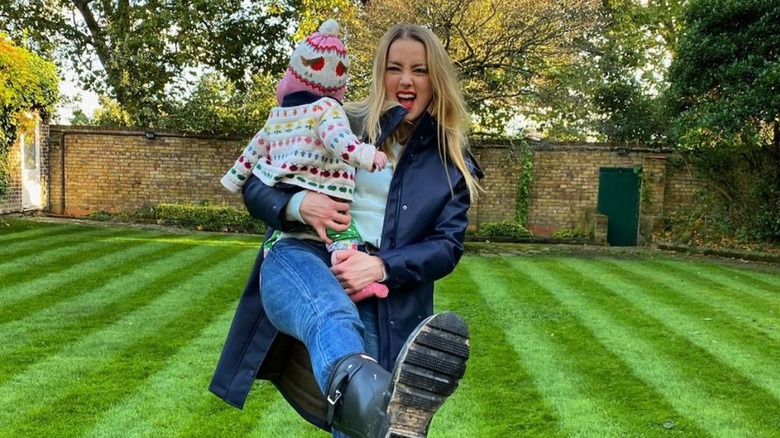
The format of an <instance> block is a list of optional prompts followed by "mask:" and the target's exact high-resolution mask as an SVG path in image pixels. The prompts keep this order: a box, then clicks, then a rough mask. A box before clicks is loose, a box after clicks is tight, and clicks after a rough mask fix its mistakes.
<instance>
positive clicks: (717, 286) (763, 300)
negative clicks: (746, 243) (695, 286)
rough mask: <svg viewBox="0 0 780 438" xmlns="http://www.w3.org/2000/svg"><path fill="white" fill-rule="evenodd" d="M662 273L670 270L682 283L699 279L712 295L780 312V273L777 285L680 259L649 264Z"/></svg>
mask: <svg viewBox="0 0 780 438" xmlns="http://www.w3.org/2000/svg"><path fill="white" fill-rule="evenodd" d="M649 265H650V266H652V267H654V268H656V271H658V272H668V273H669V274H668V275H671V276H675V277H676V278H677V281H678V283H686V282H689V281H691V282H696V283H699V284H704V285H706V286H707V288H708V289H709V290H710V294H708V295H714V294H717V296H718V297H720V296H724V297H728V298H730V299H732V300H733V301H735V302H741V303H745V304H746V305H750V306H751V307H752V308H755V309H758V310H761V309H768V310H773V311H775V312H778V313H780V276H778V281H777V283H776V284H774V285H770V284H768V283H765V282H763V281H761V282H744V281H741V280H737V279H735V278H734V277H735V276H736V275H737V274H736V272H731V274H729V275H723V273H720V274H719V273H717V271H713V270H711V269H709V267H712V266H715V265H713V264H709V265H708V264H703V263H697V264H682V263H680V262H676V261H669V260H665V261H658V262H653V263H650V264H649Z"/></svg>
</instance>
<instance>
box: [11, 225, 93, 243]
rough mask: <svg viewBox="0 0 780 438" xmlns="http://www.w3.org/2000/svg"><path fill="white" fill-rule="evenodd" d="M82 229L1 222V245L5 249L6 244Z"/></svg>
mask: <svg viewBox="0 0 780 438" xmlns="http://www.w3.org/2000/svg"><path fill="white" fill-rule="evenodd" d="M71 228H80V227H78V226H76V225H71V224H49V223H39V222H31V221H16V220H11V221H8V222H6V221H4V220H0V243H2V244H3V245H2V247H5V244H6V243H11V242H17V241H24V240H27V239H30V238H34V237H37V236H45V235H51V234H57V233H59V232H60V230H63V231H64V230H68V229H71Z"/></svg>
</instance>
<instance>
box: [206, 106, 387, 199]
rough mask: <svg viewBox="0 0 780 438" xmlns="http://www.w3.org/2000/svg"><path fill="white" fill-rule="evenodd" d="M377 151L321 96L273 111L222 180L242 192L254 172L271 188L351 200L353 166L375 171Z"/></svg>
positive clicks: (341, 111) (235, 190) (337, 109)
mask: <svg viewBox="0 0 780 438" xmlns="http://www.w3.org/2000/svg"><path fill="white" fill-rule="evenodd" d="M294 94H299V93H294ZM307 94H308V93H307ZM309 95H310V94H309ZM310 96H313V95H310ZM310 100H311V99H310ZM284 102H285V103H287V102H288V101H287V100H285V101H284ZM375 153H376V148H375V147H374V146H373V145H370V144H367V143H363V142H361V141H360V139H358V138H357V136H355V134H353V133H352V131H351V130H350V127H349V121H348V120H347V115H346V113H345V112H344V109H343V108H342V106H341V104H340V103H339V102H338V101H337V100H335V99H333V98H330V97H322V98H319V99H317V100H315V101H313V102H306V103H303V104H299V105H295V106H281V107H275V108H273V109H272V110H271V113H270V114H269V116H268V120H267V121H266V123H265V126H263V128H262V129H261V130H260V131H259V132H258V133H257V134H255V136H254V138H252V140H251V141H250V142H249V144H248V145H247V146H246V148H245V149H244V151H243V152H242V153H241V156H239V157H238V160H236V162H235V164H234V165H233V167H232V168H231V169H230V170H229V171H228V172H227V173H226V174H225V176H224V177H222V180H221V182H222V185H224V186H225V187H226V188H227V189H228V190H230V191H231V192H234V193H238V192H239V191H241V188H242V187H243V186H244V183H245V182H246V180H247V178H248V177H249V175H250V174H254V175H255V176H256V177H258V178H259V179H260V180H261V181H262V182H263V183H265V184H266V185H268V186H272V187H273V186H275V185H276V184H278V183H287V184H292V185H295V186H299V187H303V188H306V189H309V190H313V191H317V192H320V193H324V194H326V195H330V196H334V197H337V198H340V199H343V200H346V201H352V197H353V193H354V189H355V168H357V167H362V168H364V169H366V170H372V167H373V163H374V154H375Z"/></svg>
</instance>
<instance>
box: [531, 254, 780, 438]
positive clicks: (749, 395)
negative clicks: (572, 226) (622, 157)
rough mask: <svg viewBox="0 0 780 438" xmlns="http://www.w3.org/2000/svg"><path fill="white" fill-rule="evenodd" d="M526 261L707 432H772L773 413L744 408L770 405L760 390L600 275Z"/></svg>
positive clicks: (568, 305)
mask: <svg viewBox="0 0 780 438" xmlns="http://www.w3.org/2000/svg"><path fill="white" fill-rule="evenodd" d="M530 263H531V264H532V266H533V269H535V270H538V271H539V272H537V274H536V277H537V278H536V280H537V281H538V282H539V283H540V284H544V285H545V287H546V288H547V289H548V290H549V291H551V292H553V293H554V294H555V295H556V296H557V297H558V298H559V300H560V302H561V303H562V304H563V305H564V306H565V307H566V308H567V309H568V310H569V311H570V312H572V313H575V314H576V315H577V317H578V319H579V320H580V321H581V322H582V323H583V324H584V325H586V326H588V327H589V329H590V330H591V332H592V333H594V334H595V335H596V336H597V337H598V338H599V340H600V341H601V342H602V343H603V344H604V345H605V346H606V347H607V348H608V349H610V351H612V352H613V353H614V354H616V355H618V356H619V357H621V358H622V360H624V361H625V362H626V363H628V364H629V365H630V366H631V367H632V368H633V370H634V372H635V373H636V375H637V376H639V377H640V378H641V379H642V380H644V381H645V382H648V383H649V384H650V385H652V386H653V387H655V388H656V389H657V390H658V391H659V392H661V393H662V394H663V395H664V396H665V397H666V399H667V400H668V401H669V402H670V403H671V404H672V405H673V406H675V409H677V410H678V411H679V412H682V413H684V414H686V415H690V417H691V418H692V419H693V420H694V421H696V422H697V423H698V424H699V426H700V427H702V428H703V429H705V430H706V431H707V432H708V433H710V434H712V435H713V436H723V437H734V436H756V434H759V435H767V434H769V433H770V432H771V431H772V430H774V426H772V424H773V423H774V422H775V419H774V416H775V414H774V413H773V412H769V413H764V412H753V410H752V409H750V407H749V406H746V403H753V406H756V405H758V406H771V405H772V404H774V403H775V401H774V400H773V399H772V397H771V396H768V394H766V393H765V392H764V391H763V390H761V389H760V388H758V387H755V386H754V385H752V384H751V383H750V382H749V381H746V380H745V379H743V378H742V377H741V376H739V375H738V374H737V373H735V372H733V370H730V369H728V368H724V367H722V366H718V364H717V363H714V359H713V358H712V356H710V355H709V354H707V353H706V352H705V351H702V350H701V349H699V348H698V347H696V346H695V345H692V344H691V343H690V342H688V341H687V340H685V339H680V337H679V336H677V335H676V334H675V333H673V332H670V331H668V330H667V329H666V328H665V327H663V325H662V324H661V323H660V322H659V321H657V320H655V319H653V318H651V317H649V316H647V315H644V314H643V313H642V312H641V311H640V310H639V309H637V308H636V307H634V306H633V304H632V302H631V301H628V300H625V299H623V298H622V297H619V296H615V295H614V294H612V293H610V291H609V289H608V288H607V286H605V285H604V284H603V283H601V282H600V280H599V279H597V278H595V277H593V276H591V275H585V274H581V273H578V272H575V271H571V270H568V269H566V268H565V267H564V266H562V263H561V260H542V261H537V260H534V261H533V262H530ZM585 285H586V286H585ZM583 287H585V288H587V290H588V291H589V293H588V295H587V296H586V295H584V294H582V293H581V292H580V290H581V288H583ZM735 382H739V384H735ZM730 385H732V386H730ZM727 387H729V388H727ZM722 390H723V391H728V392H727V393H723V392H721V391H722Z"/></svg>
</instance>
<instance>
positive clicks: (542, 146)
mask: <svg viewBox="0 0 780 438" xmlns="http://www.w3.org/2000/svg"><path fill="white" fill-rule="evenodd" d="M522 141H524V140H521V139H519V140H510V139H501V138H496V139H478V140H472V141H471V144H472V146H473V147H474V148H476V149H508V148H511V147H512V146H513V145H514V144H519V143H521V142H522ZM525 141H528V143H529V144H530V145H531V148H532V149H533V150H535V151H561V152H571V151H597V152H598V151H600V152H604V151H612V152H621V151H625V152H627V153H634V152H641V153H661V154H663V153H671V152H674V150H673V149H672V148H670V147H668V146H656V147H647V146H627V145H625V144H619V143H604V142H593V143H589V142H557V141H550V140H534V139H530V138H529V139H526V140H525Z"/></svg>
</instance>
